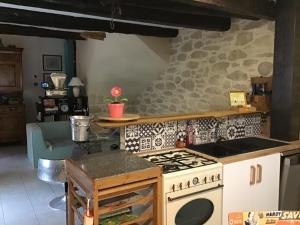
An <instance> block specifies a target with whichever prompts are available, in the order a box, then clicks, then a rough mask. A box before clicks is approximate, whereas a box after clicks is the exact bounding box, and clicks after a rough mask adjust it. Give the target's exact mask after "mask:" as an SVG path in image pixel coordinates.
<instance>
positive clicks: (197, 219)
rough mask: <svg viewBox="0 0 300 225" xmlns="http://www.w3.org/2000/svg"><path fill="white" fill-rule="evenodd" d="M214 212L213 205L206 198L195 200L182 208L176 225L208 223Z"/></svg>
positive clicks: (177, 215) (177, 216) (176, 219)
mask: <svg viewBox="0 0 300 225" xmlns="http://www.w3.org/2000/svg"><path fill="white" fill-rule="evenodd" d="M213 212H214V205H213V203H212V202H211V201H210V200H208V199H205V198H201V199H195V200H192V201H190V202H188V203H186V204H185V205H184V206H182V207H181V208H180V209H179V211H178V212H177V214H176V217H175V224H176V225H200V224H204V223H206V222H207V221H208V220H209V218H210V217H211V216H212V214H213Z"/></svg>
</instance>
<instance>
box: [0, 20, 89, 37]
mask: <svg viewBox="0 0 300 225" xmlns="http://www.w3.org/2000/svg"><path fill="white" fill-rule="evenodd" d="M0 34H13V35H24V36H34V37H51V38H60V39H70V40H85V38H83V37H81V36H80V33H76V32H67V31H58V30H49V29H44V28H36V27H31V26H18V25H10V24H0Z"/></svg>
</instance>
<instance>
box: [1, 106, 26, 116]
mask: <svg viewBox="0 0 300 225" xmlns="http://www.w3.org/2000/svg"><path fill="white" fill-rule="evenodd" d="M23 112H24V106H23V105H5V106H3V105H2V106H0V114H10V113H23Z"/></svg>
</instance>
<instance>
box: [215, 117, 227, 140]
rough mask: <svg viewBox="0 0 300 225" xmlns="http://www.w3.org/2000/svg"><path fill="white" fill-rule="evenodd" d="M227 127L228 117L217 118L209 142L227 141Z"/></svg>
mask: <svg viewBox="0 0 300 225" xmlns="http://www.w3.org/2000/svg"><path fill="white" fill-rule="evenodd" d="M227 126H228V117H222V118H218V119H217V120H216V122H215V127H214V129H213V131H214V136H213V137H211V141H212V142H213V141H217V140H218V139H219V138H224V139H227ZM216 139H217V140H216Z"/></svg>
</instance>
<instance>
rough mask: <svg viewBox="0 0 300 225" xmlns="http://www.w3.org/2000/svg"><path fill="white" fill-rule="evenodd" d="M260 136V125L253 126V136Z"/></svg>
mask: <svg viewBox="0 0 300 225" xmlns="http://www.w3.org/2000/svg"><path fill="white" fill-rule="evenodd" d="M259 135H261V124H260V123H258V124H253V136H259Z"/></svg>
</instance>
